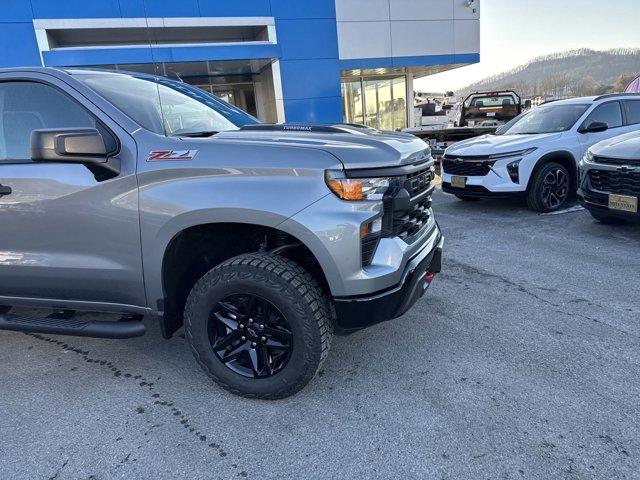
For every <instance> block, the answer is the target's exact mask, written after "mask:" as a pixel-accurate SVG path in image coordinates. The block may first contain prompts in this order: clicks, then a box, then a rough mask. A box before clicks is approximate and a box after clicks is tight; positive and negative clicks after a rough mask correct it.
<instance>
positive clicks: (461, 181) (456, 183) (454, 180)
mask: <svg viewBox="0 0 640 480" xmlns="http://www.w3.org/2000/svg"><path fill="white" fill-rule="evenodd" d="M451 186H452V187H455V188H467V177H456V176H455V175H454V176H453V177H451Z"/></svg>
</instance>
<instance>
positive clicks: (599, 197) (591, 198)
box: [577, 163, 640, 221]
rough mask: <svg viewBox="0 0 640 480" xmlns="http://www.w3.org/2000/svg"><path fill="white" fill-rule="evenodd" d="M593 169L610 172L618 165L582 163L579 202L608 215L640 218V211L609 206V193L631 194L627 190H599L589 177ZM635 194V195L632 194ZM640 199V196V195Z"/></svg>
mask: <svg viewBox="0 0 640 480" xmlns="http://www.w3.org/2000/svg"><path fill="white" fill-rule="evenodd" d="M591 170H599V171H608V172H616V171H617V169H616V167H615V166H614V167H612V166H610V165H603V164H598V163H589V164H587V165H586V166H585V165H584V164H581V171H580V186H579V187H578V194H577V198H578V203H580V205H582V206H583V207H584V208H586V209H587V210H590V211H593V212H598V213H601V214H603V215H606V216H607V217H613V218H620V219H623V220H634V221H638V220H640V211H638V212H636V213H633V212H624V211H621V210H612V209H610V208H609V194H610V193H613V194H622V195H630V194H629V193H627V192H618V191H611V192H610V191H604V190H597V189H596V188H594V186H593V185H592V183H591V180H590V178H589V172H590V171H591ZM630 196H634V195H632V194H631V195H630ZM639 200H640V197H639Z"/></svg>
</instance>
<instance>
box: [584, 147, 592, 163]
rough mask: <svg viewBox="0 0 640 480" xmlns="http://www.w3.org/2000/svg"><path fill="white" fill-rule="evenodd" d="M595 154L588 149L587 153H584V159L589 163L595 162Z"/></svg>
mask: <svg viewBox="0 0 640 480" xmlns="http://www.w3.org/2000/svg"><path fill="white" fill-rule="evenodd" d="M593 159H594V155H593V152H592V151H591V150H587V153H585V154H584V158H583V160H584V161H585V162H587V163H593Z"/></svg>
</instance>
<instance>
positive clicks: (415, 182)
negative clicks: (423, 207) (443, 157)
mask: <svg viewBox="0 0 640 480" xmlns="http://www.w3.org/2000/svg"><path fill="white" fill-rule="evenodd" d="M435 176H436V175H435V172H432V171H431V169H430V168H426V169H424V170H420V171H418V172H415V173H412V174H410V175H408V176H407V180H406V181H405V183H404V188H405V189H406V190H407V191H408V192H409V195H411V196H412V197H415V196H417V195H420V194H421V193H422V192H424V191H425V190H427V189H429V187H430V186H431V182H432V181H433V179H434V178H435Z"/></svg>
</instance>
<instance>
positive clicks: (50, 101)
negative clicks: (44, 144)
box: [0, 82, 104, 161]
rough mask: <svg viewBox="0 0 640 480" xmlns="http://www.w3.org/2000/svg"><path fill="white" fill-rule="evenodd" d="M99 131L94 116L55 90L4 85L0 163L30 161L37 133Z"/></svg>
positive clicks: (22, 84) (28, 84)
mask: <svg viewBox="0 0 640 480" xmlns="http://www.w3.org/2000/svg"><path fill="white" fill-rule="evenodd" d="M96 127H97V125H96V119H95V118H94V117H93V115H91V114H90V113H89V112H88V111H87V110H85V109H84V108H83V107H82V106H81V105H80V104H78V103H77V102H76V101H75V100H73V99H72V98H71V97H69V96H68V95H66V94H65V93H63V92H61V91H60V90H58V89H56V88H54V87H51V86H49V85H45V84H42V83H35V82H9V83H0V161H2V160H28V159H30V158H31V153H30V151H31V132H32V131H33V130H40V129H43V128H96ZM101 129H103V127H101ZM103 130H104V129H103Z"/></svg>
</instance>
